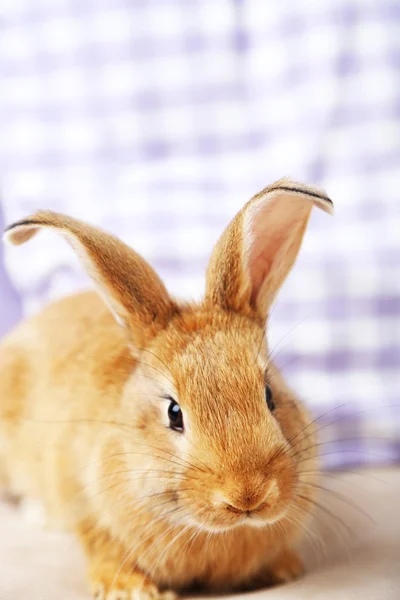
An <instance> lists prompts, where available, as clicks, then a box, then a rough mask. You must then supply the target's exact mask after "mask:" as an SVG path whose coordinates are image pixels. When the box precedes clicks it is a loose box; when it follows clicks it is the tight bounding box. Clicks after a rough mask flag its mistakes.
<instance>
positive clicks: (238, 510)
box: [226, 502, 268, 515]
mask: <svg viewBox="0 0 400 600" xmlns="http://www.w3.org/2000/svg"><path fill="white" fill-rule="evenodd" d="M267 506H268V503H267V502H261V504H259V505H258V506H255V507H253V508H248V509H244V508H238V507H237V506H234V505H233V504H226V508H227V510H230V511H231V512H233V513H236V514H247V515H249V514H250V513H252V512H257V511H259V510H262V509H263V508H266V507H267Z"/></svg>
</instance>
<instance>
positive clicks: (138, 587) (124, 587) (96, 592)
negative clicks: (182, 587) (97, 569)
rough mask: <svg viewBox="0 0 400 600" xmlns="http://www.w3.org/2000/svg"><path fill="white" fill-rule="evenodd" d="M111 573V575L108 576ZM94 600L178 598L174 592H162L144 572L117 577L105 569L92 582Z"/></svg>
mask: <svg viewBox="0 0 400 600" xmlns="http://www.w3.org/2000/svg"><path fill="white" fill-rule="evenodd" d="M108 575H109V576H108ZM92 597H93V600H176V598H177V596H176V594H175V593H174V592H170V591H166V592H161V591H160V590H159V589H158V588H157V586H156V585H154V583H152V582H151V581H149V580H148V579H147V578H146V577H145V576H144V575H143V574H142V573H139V572H135V571H134V572H133V573H129V574H126V573H121V574H120V575H118V576H117V577H115V569H113V572H112V574H111V573H109V574H107V571H106V570H105V571H103V572H102V573H101V576H100V577H99V578H98V580H96V581H93V583H92Z"/></svg>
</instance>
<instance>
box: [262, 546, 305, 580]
mask: <svg viewBox="0 0 400 600" xmlns="http://www.w3.org/2000/svg"><path fill="white" fill-rule="evenodd" d="M303 572H304V566H303V561H302V560H301V558H300V557H299V555H298V554H297V552H295V551H294V550H291V549H290V548H285V549H284V550H283V551H282V552H281V553H280V554H278V556H277V557H276V559H275V560H274V561H273V562H272V563H271V564H270V565H269V566H268V573H269V577H270V578H271V579H272V581H273V583H285V582H287V581H292V580H293V579H297V578H298V577H300V575H302V574H303Z"/></svg>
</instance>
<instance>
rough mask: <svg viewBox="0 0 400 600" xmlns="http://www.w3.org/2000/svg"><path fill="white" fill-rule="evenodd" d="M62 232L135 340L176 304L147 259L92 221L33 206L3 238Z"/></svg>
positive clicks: (162, 321) (18, 240)
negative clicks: (89, 223) (26, 215)
mask: <svg viewBox="0 0 400 600" xmlns="http://www.w3.org/2000/svg"><path fill="white" fill-rule="evenodd" d="M42 227H46V228H48V229H54V230H55V231H57V232H58V233H61V235H62V236H63V237H65V238H66V240H67V241H68V242H69V243H70V244H71V246H72V248H73V249H74V250H75V252H76V253H77V255H78V256H79V258H80V259H81V261H82V263H83V264H84V266H85V268H86V271H87V272H88V274H89V275H90V276H91V277H92V279H93V280H94V281H95V283H96V285H97V287H98V289H99V291H100V292H101V293H102V295H103V297H104V298H105V300H106V302H107V303H108V304H109V306H110V308H111V309H112V311H113V312H114V314H115V316H116V318H117V320H118V321H119V322H122V323H123V324H124V325H125V326H126V327H128V329H129V330H130V333H131V335H132V336H133V338H134V342H135V343H137V344H143V343H146V341H147V340H149V339H151V337H153V336H154V335H156V334H157V332H158V331H159V330H160V329H161V328H163V327H164V326H165V325H166V324H167V322H168V321H169V319H170V318H171V316H172V315H173V314H174V312H176V310H177V307H176V306H175V305H174V303H173V302H172V300H171V299H170V298H169V296H168V292H167V290H166V288H165V286H164V284H163V283H162V281H161V280H160V279H159V277H158V276H157V275H156V273H155V272H154V271H153V269H152V268H151V267H150V265H149V264H148V263H147V262H146V261H145V260H144V259H143V258H142V257H141V256H140V255H139V254H137V253H136V252H134V251H133V250H132V249H131V248H129V247H128V246H127V245H126V244H124V243H123V242H121V241H120V240H118V239H117V238H115V237H113V236H112V235H110V234H108V233H105V232H104V231H101V230H99V229H97V228H95V227H92V226H91V225H87V224H86V223H83V222H81V221H78V220H76V219H72V218H70V217H67V216H65V215H61V214H57V213H53V212H50V211H43V212H37V213H35V214H34V215H32V216H31V217H29V218H27V219H23V220H21V221H18V222H16V223H14V224H13V225H10V226H9V227H8V228H7V229H6V231H5V234H4V239H5V240H6V241H8V242H10V243H12V244H16V245H19V244H23V243H24V242H26V241H28V240H29V239H30V238H32V237H33V236H34V235H35V234H36V233H37V232H38V231H39V229H40V228H42Z"/></svg>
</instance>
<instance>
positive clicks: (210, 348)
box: [169, 313, 266, 413]
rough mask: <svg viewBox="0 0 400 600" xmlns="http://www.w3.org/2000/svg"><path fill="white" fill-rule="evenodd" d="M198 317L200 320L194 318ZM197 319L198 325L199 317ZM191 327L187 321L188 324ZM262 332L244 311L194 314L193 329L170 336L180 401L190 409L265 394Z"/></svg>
mask: <svg viewBox="0 0 400 600" xmlns="http://www.w3.org/2000/svg"><path fill="white" fill-rule="evenodd" d="M196 317H197V318H196ZM196 320H197V326H196V323H195V321H196ZM186 325H187V323H186ZM264 338H265V333H264V330H263V329H262V328H261V327H259V326H258V325H257V324H256V323H254V322H252V321H250V320H248V319H245V318H243V317H242V316H241V315H235V314H226V315H223V314H222V315H215V314H212V315H210V317H209V318H208V319H204V315H203V314H201V313H199V315H197V316H196V315H192V318H191V323H190V330H189V331H188V328H187V327H186V332H185V329H182V328H178V329H175V330H174V332H173V333H172V335H171V336H169V346H170V348H171V349H172V353H171V356H170V357H169V364H170V366H171V370H172V372H173V374H174V379H175V383H176V388H177V391H178V394H179V399H180V401H181V402H182V404H183V406H185V405H187V407H188V408H190V409H191V410H190V412H193V411H195V412H200V413H201V412H202V407H207V408H210V407H211V406H213V405H215V406H217V405H218V404H219V405H221V403H222V402H223V401H224V400H226V402H227V408H228V409H229V406H231V407H232V405H235V403H236V402H241V401H240V398H243V397H244V398H245V399H244V401H245V402H251V399H252V398H254V396H259V395H260V393H262V389H263V382H264V369H263V367H264V365H265V362H266V352H265V351H266V345H265V341H264Z"/></svg>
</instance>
